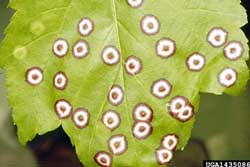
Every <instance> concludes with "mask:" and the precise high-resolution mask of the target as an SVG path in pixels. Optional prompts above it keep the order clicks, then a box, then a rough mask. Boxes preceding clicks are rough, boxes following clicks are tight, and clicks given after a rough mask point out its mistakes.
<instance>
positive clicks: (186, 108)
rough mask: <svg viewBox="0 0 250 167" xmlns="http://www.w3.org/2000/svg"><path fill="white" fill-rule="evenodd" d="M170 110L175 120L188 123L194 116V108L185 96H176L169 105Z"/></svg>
mask: <svg viewBox="0 0 250 167" xmlns="http://www.w3.org/2000/svg"><path fill="white" fill-rule="evenodd" d="M168 110H169V113H170V115H171V116H172V117H174V118H175V119H177V120H179V121H181V122H186V121H188V120H190V119H191V118H192V117H193V116H194V106H193V105H192V104H191V103H190V102H189V101H188V99H187V98H185V97H183V96H175V97H173V98H172V99H171V100H170V102H169V103H168Z"/></svg>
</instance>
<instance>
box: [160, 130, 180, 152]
mask: <svg viewBox="0 0 250 167" xmlns="http://www.w3.org/2000/svg"><path fill="white" fill-rule="evenodd" d="M168 136H175V137H176V138H177V143H176V146H175V147H174V148H173V150H175V149H176V147H177V145H178V143H179V137H178V136H177V135H176V134H174V133H170V134H168V135H165V136H164V137H163V138H162V139H161V147H162V148H164V146H163V144H162V143H163V141H164V138H166V137H168ZM173 150H171V151H173Z"/></svg>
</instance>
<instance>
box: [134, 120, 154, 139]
mask: <svg viewBox="0 0 250 167" xmlns="http://www.w3.org/2000/svg"><path fill="white" fill-rule="evenodd" d="M132 131H133V135H134V137H135V138H136V139H139V140H142V139H146V138H148V137H149V136H150V135H151V134H152V131H153V127H152V125H151V124H150V123H148V122H145V121H137V122H135V123H134V125H133V127H132Z"/></svg>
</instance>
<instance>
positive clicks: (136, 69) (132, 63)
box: [125, 56, 142, 75]
mask: <svg viewBox="0 0 250 167" xmlns="http://www.w3.org/2000/svg"><path fill="white" fill-rule="evenodd" d="M125 69H126V71H127V73H128V74H130V75H136V74H138V73H140V72H141V70H142V62H141V60H140V59H139V58H138V57H135V56H129V57H128V58H127V59H126V62H125Z"/></svg>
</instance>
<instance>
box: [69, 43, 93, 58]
mask: <svg viewBox="0 0 250 167" xmlns="http://www.w3.org/2000/svg"><path fill="white" fill-rule="evenodd" d="M78 43H85V44H86V46H87V48H88V52H87V53H86V55H85V56H83V57H77V56H76V55H75V52H74V47H75V46H76V45H77V44H78ZM89 52H90V47H89V43H88V42H87V41H86V40H82V39H79V40H78V41H76V42H75V44H74V45H73V47H72V54H73V56H74V58H76V59H83V58H85V57H87V56H88V55H89Z"/></svg>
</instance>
